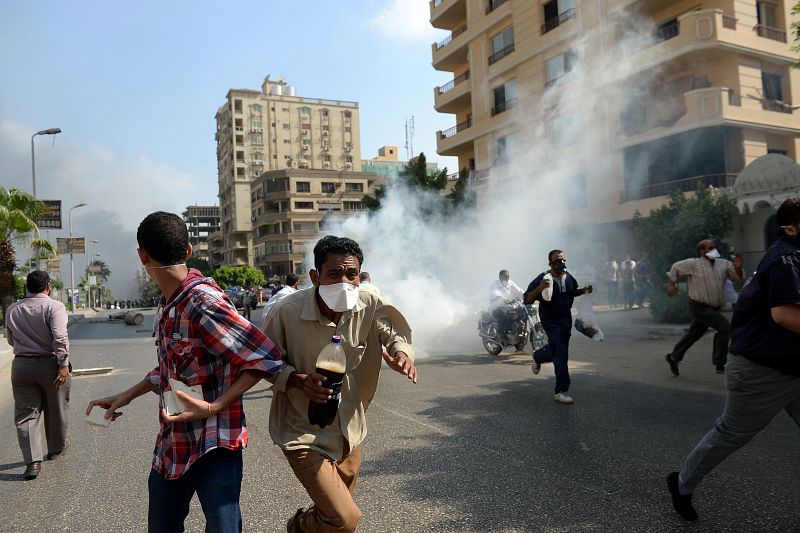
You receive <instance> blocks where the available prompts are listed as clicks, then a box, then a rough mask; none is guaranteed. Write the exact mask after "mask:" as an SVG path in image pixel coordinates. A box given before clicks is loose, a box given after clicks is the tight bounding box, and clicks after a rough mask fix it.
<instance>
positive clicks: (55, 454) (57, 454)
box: [45, 439, 72, 461]
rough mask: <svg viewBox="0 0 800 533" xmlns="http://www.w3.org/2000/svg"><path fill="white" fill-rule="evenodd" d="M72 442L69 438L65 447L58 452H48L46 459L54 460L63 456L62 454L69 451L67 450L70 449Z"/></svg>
mask: <svg viewBox="0 0 800 533" xmlns="http://www.w3.org/2000/svg"><path fill="white" fill-rule="evenodd" d="M70 444H72V442H71V441H70V440H69V439H67V443H66V444H65V445H64V447H63V448H61V449H60V450H58V451H57V452H50V453H48V454H47V455H46V456H45V460H46V461H52V460H53V459H57V458H59V457H61V456H62V455H64V454H65V453H66V452H67V450H68V449H69V446H70Z"/></svg>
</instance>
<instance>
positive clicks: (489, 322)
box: [478, 300, 548, 355]
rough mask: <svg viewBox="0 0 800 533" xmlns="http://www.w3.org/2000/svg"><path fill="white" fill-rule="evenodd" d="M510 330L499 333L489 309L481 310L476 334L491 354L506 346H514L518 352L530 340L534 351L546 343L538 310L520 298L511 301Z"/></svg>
mask: <svg viewBox="0 0 800 533" xmlns="http://www.w3.org/2000/svg"><path fill="white" fill-rule="evenodd" d="M511 308H512V309H511V316H510V318H511V320H512V323H511V331H509V332H508V333H506V334H505V335H500V334H499V333H498V331H497V328H498V324H497V320H495V318H494V316H493V315H492V313H491V312H490V311H481V314H480V317H479V319H478V335H479V336H480V337H481V339H483V347H484V348H485V349H486V351H487V352H489V353H490V354H491V355H498V354H500V352H502V351H503V350H504V349H505V348H506V347H508V346H514V348H516V349H517V351H518V352H520V351H522V349H523V348H525V345H526V344H527V343H528V340H530V341H531V345H532V346H533V349H534V351H535V350H538V349H539V348H542V347H544V346H546V345H547V342H548V341H547V333H545V331H544V326H542V322H541V320H539V312H538V310H537V309H536V307H534V306H532V305H525V304H523V303H522V302H521V301H520V300H515V301H513V302H512V303H511Z"/></svg>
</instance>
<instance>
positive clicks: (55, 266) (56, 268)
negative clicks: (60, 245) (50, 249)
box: [47, 259, 61, 272]
mask: <svg viewBox="0 0 800 533" xmlns="http://www.w3.org/2000/svg"><path fill="white" fill-rule="evenodd" d="M47 271H48V272H61V259H48V260H47Z"/></svg>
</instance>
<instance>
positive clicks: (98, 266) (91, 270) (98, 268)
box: [89, 265, 103, 274]
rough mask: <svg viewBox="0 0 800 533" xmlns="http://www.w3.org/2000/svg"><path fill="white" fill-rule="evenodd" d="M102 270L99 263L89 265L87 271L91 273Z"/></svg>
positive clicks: (98, 272)
mask: <svg viewBox="0 0 800 533" xmlns="http://www.w3.org/2000/svg"><path fill="white" fill-rule="evenodd" d="M102 271H103V267H101V266H100V265H91V266H90V267H89V273H91V274H100V273H101V272H102Z"/></svg>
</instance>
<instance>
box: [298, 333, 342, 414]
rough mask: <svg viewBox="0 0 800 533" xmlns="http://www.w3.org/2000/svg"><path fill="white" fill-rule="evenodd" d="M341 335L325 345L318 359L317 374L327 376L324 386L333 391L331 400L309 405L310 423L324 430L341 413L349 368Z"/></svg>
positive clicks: (332, 338)
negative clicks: (347, 369)
mask: <svg viewBox="0 0 800 533" xmlns="http://www.w3.org/2000/svg"><path fill="white" fill-rule="evenodd" d="M341 342H342V338H341V337H340V336H339V335H334V336H333V337H331V342H330V344H327V345H325V347H324V348H323V349H322V351H321V352H319V357H317V368H316V372H317V374H322V375H323V376H325V381H323V382H322V386H323V387H325V388H326V389H333V394H331V399H330V400H328V401H327V402H325V403H316V402H309V403H308V421H309V422H311V423H312V424H316V425H317V426H319V427H321V428H324V427H325V426H328V425H330V424H332V423H333V421H334V420H335V419H336V413H337V412H338V411H339V400H340V399H341V397H342V380H343V379H344V373H345V370H346V368H347V356H346V355H345V353H344V349H342V346H341Z"/></svg>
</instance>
